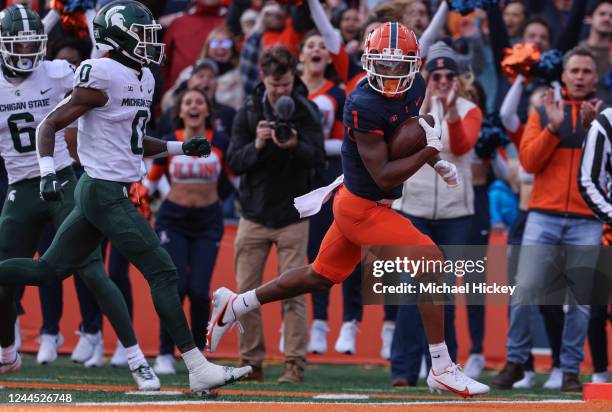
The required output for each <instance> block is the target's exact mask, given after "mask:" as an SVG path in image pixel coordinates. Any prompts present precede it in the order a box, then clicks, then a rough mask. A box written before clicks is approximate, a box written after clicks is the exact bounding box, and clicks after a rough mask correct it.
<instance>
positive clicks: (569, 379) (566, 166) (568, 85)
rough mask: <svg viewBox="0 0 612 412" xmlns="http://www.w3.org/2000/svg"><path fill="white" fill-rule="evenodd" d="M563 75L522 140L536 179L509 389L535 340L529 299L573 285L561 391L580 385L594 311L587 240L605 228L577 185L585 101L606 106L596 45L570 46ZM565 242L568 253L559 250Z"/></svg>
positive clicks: (592, 261)
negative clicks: (599, 92) (597, 95)
mask: <svg viewBox="0 0 612 412" xmlns="http://www.w3.org/2000/svg"><path fill="white" fill-rule="evenodd" d="M561 79H562V81H563V83H564V85H565V88H564V90H563V97H562V99H560V100H559V101H555V99H554V97H553V91H552V90H549V91H548V92H547V94H546V96H545V98H544V106H543V107H539V108H536V109H535V110H534V111H532V112H531V114H530V116H529V120H528V121H527V124H526V125H525V131H524V133H523V137H522V140H521V143H520V160H521V164H522V166H523V168H524V169H525V171H526V172H528V173H533V174H534V186H533V192H532V195H531V199H530V201H529V214H528V217H527V223H526V225H525V232H524V235H523V242H522V244H523V246H528V247H524V248H523V250H522V252H521V255H520V258H519V263H518V273H517V280H516V283H517V290H516V293H515V294H514V296H512V302H511V308H510V330H509V333H508V341H507V347H508V355H507V363H506V365H505V367H504V369H503V370H502V371H501V372H500V373H499V375H497V376H496V377H495V378H494V379H493V381H492V382H491V386H493V387H495V388H498V389H510V388H512V384H513V383H514V382H516V381H518V380H520V379H522V377H523V364H524V363H525V361H526V360H527V358H528V356H529V352H530V347H531V346H530V344H531V342H530V323H529V316H527V314H528V312H529V309H530V307H529V305H532V304H538V303H543V304H555V303H557V304H563V303H565V297H566V292H570V293H569V294H567V295H568V296H569V298H570V305H569V309H568V311H567V314H566V316H565V320H564V326H563V336H562V343H561V369H562V371H563V383H562V386H561V391H564V392H579V391H581V389H582V385H581V383H580V380H579V377H578V373H579V372H580V362H581V361H582V359H583V357H584V352H583V346H584V339H585V336H586V333H587V329H588V324H589V316H590V310H589V305H588V304H587V303H588V302H586V300H587V299H588V298H589V297H590V294H591V292H592V291H591V289H592V282H590V280H591V279H592V276H593V273H594V271H593V270H591V269H589V268H594V267H595V265H596V262H597V258H598V253H597V251H596V249H595V248H586V249H585V248H584V247H583V246H587V245H599V241H600V238H601V231H602V225H601V223H600V222H598V221H597V219H595V217H594V215H593V212H592V211H591V209H590V208H589V207H588V206H587V204H586V203H585V201H584V200H583V199H582V197H581V195H580V192H579V188H578V170H579V168H580V157H581V154H582V143H583V140H584V138H585V136H586V131H585V129H584V127H583V124H584V122H583V119H582V117H583V116H582V113H586V111H585V110H584V108H586V107H588V108H590V109H591V110H590V112H594V111H596V108H597V109H598V108H599V107H600V106H601V104H600V103H598V102H596V100H595V99H594V98H593V96H594V92H595V84H596V83H597V64H596V62H595V59H594V57H593V55H592V54H591V52H589V51H588V50H586V49H583V48H575V49H572V50H570V51H569V52H568V53H566V55H565V57H564V60H563V74H562V78H561ZM581 108H583V110H582V112H581ZM536 245H539V247H534V246H536ZM543 245H546V246H543ZM563 246H566V247H563ZM567 246H569V247H567ZM578 246H581V247H578ZM561 249H563V251H564V253H565V256H564V258H563V257H561V256H560V255H559V251H560V250H561ZM576 268H582V270H577V269H576ZM568 269H572V270H568ZM560 282H561V283H562V284H563V286H564V287H565V288H564V289H561V290H560V291H561V293H558V292H559V290H557V289H555V290H553V288H552V287H551V285H555V286H556V285H558V284H559V283H560ZM568 285H569V286H570V287H569V288H567V286H568ZM567 289H569V290H567ZM553 292H554V293H553ZM549 298H552V299H553V300H554V299H555V298H556V301H554V302H553V301H552V300H551V299H549Z"/></svg>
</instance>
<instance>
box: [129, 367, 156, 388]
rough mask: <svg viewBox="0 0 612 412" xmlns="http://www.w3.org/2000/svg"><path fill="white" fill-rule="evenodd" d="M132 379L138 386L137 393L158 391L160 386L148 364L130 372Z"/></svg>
mask: <svg viewBox="0 0 612 412" xmlns="http://www.w3.org/2000/svg"><path fill="white" fill-rule="evenodd" d="M131 372H132V377H133V378H134V381H135V382H136V384H137V385H138V390H139V391H158V390H159V388H160V386H161V384H160V383H159V378H158V377H157V375H155V371H154V370H153V368H151V367H150V366H149V365H148V364H146V363H143V364H142V365H140V366H139V367H137V368H136V369H134V370H132V371H131Z"/></svg>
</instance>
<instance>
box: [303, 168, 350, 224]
mask: <svg viewBox="0 0 612 412" xmlns="http://www.w3.org/2000/svg"><path fill="white" fill-rule="evenodd" d="M342 182H344V175H340V176H338V177H337V178H336V180H334V181H333V182H332V183H331V184H329V185H327V186H323V187H320V188H318V189H315V190H313V191H312V192H309V193H306V194H305V195H302V196H300V197H296V198H295V199H293V206H295V208H296V209H297V210H298V212H300V217H301V218H304V217H308V216H312V215H316V214H317V213H319V211H320V210H321V206H323V204H324V203H325V202H327V201H328V200H329V198H330V197H331V194H332V192H333V191H334V190H335V189H336V188H337V187H338V186H340V185H341V184H342Z"/></svg>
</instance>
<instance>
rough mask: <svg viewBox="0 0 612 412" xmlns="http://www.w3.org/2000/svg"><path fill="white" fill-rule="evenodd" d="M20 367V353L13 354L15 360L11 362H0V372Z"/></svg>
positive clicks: (16, 369)
mask: <svg viewBox="0 0 612 412" xmlns="http://www.w3.org/2000/svg"><path fill="white" fill-rule="evenodd" d="M19 369H21V355H20V354H19V353H16V354H15V360H14V361H13V362H11V363H0V373H13V372H17V371H18V370H19Z"/></svg>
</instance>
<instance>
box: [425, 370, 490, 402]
mask: <svg viewBox="0 0 612 412" xmlns="http://www.w3.org/2000/svg"><path fill="white" fill-rule="evenodd" d="M427 386H429V390H430V391H431V392H438V393H442V391H447V392H453V393H456V394H457V395H460V396H462V397H464V398H467V397H471V396H475V395H484V394H485V393H489V390H490V389H489V387H488V386H487V385H484V384H482V383H480V382H478V381H475V380H474V379H472V378H470V377H469V376H467V375H466V374H465V373H463V371H462V370H461V368H460V367H459V366H458V365H457V364H455V363H452V364H451V365H450V366H449V367H448V368H446V370H445V371H444V372H442V373H441V374H439V375H436V374H434V372H433V369H431V370H430V371H429V376H427Z"/></svg>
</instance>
